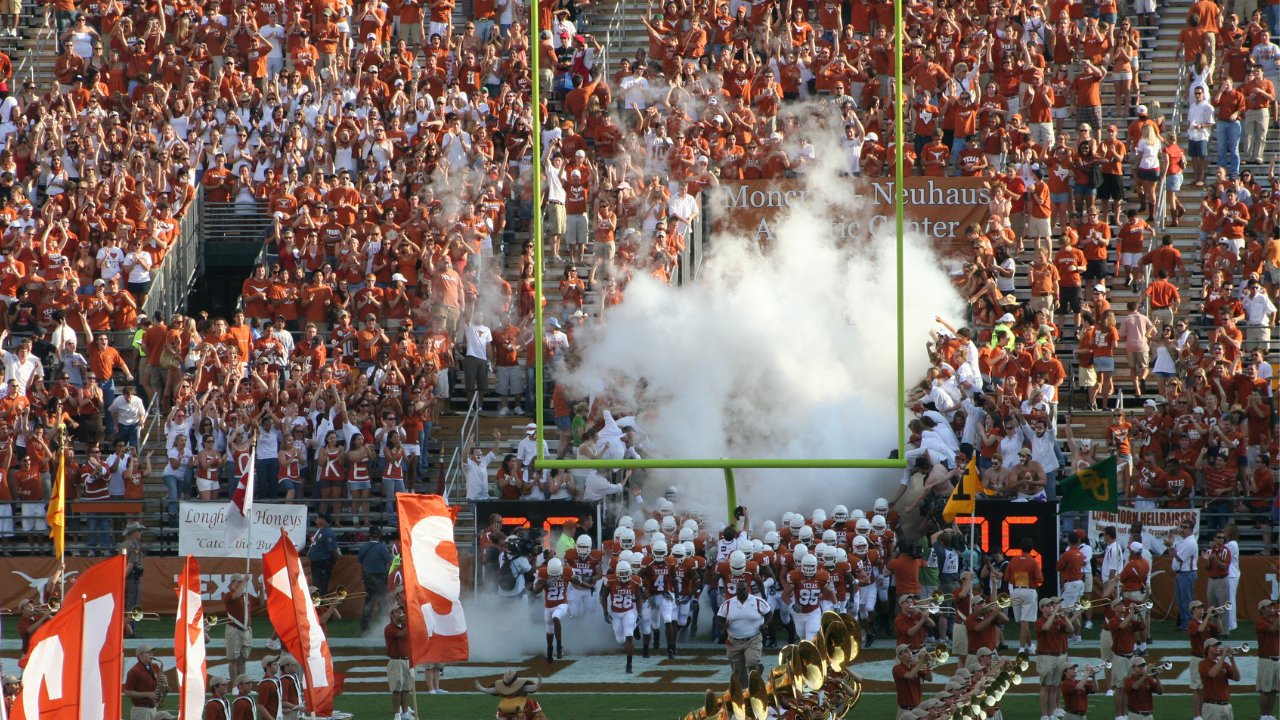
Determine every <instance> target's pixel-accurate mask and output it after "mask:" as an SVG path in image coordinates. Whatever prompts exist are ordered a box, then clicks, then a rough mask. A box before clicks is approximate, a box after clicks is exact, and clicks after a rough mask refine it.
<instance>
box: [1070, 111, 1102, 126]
mask: <svg viewBox="0 0 1280 720" xmlns="http://www.w3.org/2000/svg"><path fill="white" fill-rule="evenodd" d="M1076 122H1077V123H1089V127H1091V128H1093V129H1094V130H1101V129H1102V106H1101V105H1090V106H1087V107H1085V106H1080V107H1077V108H1076Z"/></svg>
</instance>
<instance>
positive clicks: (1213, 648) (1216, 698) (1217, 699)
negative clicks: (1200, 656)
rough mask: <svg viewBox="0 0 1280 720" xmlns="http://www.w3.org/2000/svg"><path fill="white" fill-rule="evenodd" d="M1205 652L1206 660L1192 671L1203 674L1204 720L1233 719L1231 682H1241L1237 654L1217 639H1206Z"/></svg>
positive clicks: (1201, 679)
mask: <svg viewBox="0 0 1280 720" xmlns="http://www.w3.org/2000/svg"><path fill="white" fill-rule="evenodd" d="M1204 649H1205V659H1204V660H1201V661H1200V664H1199V666H1197V667H1196V668H1193V670H1192V671H1193V672H1199V673H1200V682H1201V683H1202V684H1203V685H1204V704H1203V705H1202V706H1201V708H1200V717H1202V718H1203V719H1204V720H1231V718H1232V712H1231V683H1232V682H1240V668H1238V667H1236V657H1235V651H1234V649H1233V648H1230V647H1226V646H1224V645H1223V644H1222V641H1220V640H1218V638H1209V639H1208V640H1205V641H1204Z"/></svg>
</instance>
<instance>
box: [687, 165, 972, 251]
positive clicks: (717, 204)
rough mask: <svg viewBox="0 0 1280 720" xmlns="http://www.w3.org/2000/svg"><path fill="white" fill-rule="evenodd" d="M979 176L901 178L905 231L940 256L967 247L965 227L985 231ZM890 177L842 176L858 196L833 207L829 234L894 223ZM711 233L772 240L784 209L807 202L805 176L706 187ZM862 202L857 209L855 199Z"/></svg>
mask: <svg viewBox="0 0 1280 720" xmlns="http://www.w3.org/2000/svg"><path fill="white" fill-rule="evenodd" d="M984 182H986V181H985V180H984V179H983V178H980V177H955V178H952V177H910V178H906V179H905V181H904V185H905V187H904V191H903V205H904V221H905V223H906V228H907V231H908V232H917V233H919V234H920V235H923V236H924V237H926V238H928V239H929V240H930V241H931V242H932V243H933V244H934V247H936V248H937V249H938V252H939V254H940V255H942V256H943V257H944V258H945V257H946V256H947V255H949V254H951V253H953V252H957V251H967V250H969V249H970V248H968V247H967V246H966V245H965V244H964V229H965V227H966V226H968V225H969V224H970V223H977V224H978V225H980V226H982V228H983V229H984V230H985V229H986V223H987V214H988V213H987V204H988V202H989V201H990V200H991V191H990V190H988V189H987V188H986V187H984V186H983V183H984ZM895 184H896V183H895V182H894V181H893V180H891V179H889V178H863V177H850V178H843V179H841V186H842V188H843V187H847V188H849V189H850V191H851V192H852V193H853V194H854V196H855V197H856V198H857V200H855V201H854V202H853V203H850V204H849V205H848V206H838V207H837V206H832V207H830V208H828V209H829V210H830V221H831V229H830V233H831V237H832V238H833V239H835V240H850V239H855V238H863V237H866V236H868V235H870V234H871V233H873V232H876V231H878V230H880V229H882V228H884V229H892V228H893V226H894V217H895V216H894V206H893V201H894V197H893V193H894V186H895ZM709 192H710V193H711V194H710V197H709V199H708V200H709V203H710V215H711V222H712V225H711V231H712V232H713V233H733V234H737V235H748V236H752V237H756V238H758V239H759V240H760V242H761V243H770V242H773V241H774V240H776V238H775V236H774V234H775V232H776V231H777V225H778V223H779V222H780V221H781V220H782V218H783V215H784V213H785V212H786V211H787V210H788V209H789V208H791V207H792V206H794V205H798V204H802V203H805V202H808V201H809V196H810V191H809V190H807V189H805V180H804V179H803V178H787V179H784V180H726V181H724V183H723V184H722V185H721V186H720V188H719V189H717V190H714V191H709ZM859 202H861V203H862V206H861V207H859V205H858V203H859Z"/></svg>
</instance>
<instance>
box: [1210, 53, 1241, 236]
mask: <svg viewBox="0 0 1280 720" xmlns="http://www.w3.org/2000/svg"><path fill="white" fill-rule="evenodd" d="M1247 104H1248V102H1247V101H1246V100H1245V97H1244V93H1242V92H1240V91H1239V90H1236V89H1235V86H1234V85H1233V84H1232V82H1231V78H1229V77H1227V78H1223V79H1222V84H1221V85H1220V86H1218V92H1216V93H1214V96H1213V105H1214V107H1216V108H1217V118H1218V119H1217V127H1216V130H1215V134H1214V136H1215V138H1216V139H1217V141H1218V167H1224V168H1226V169H1227V175H1228V176H1229V177H1232V178H1236V177H1240V117H1241V115H1243V114H1244V111H1245V108H1246V106H1247ZM1228 192H1229V191H1228ZM1245 219H1246V220H1247V219H1248V217H1247V216H1246V217H1245ZM1240 229H1241V232H1243V231H1244V226H1243V225H1242V226H1241V227H1240Z"/></svg>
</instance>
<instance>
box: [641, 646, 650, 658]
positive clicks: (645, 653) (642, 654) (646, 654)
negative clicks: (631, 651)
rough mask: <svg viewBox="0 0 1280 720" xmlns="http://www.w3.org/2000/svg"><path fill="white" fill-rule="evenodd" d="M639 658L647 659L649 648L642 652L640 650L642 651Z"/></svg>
mask: <svg viewBox="0 0 1280 720" xmlns="http://www.w3.org/2000/svg"><path fill="white" fill-rule="evenodd" d="M640 657H642V658H647V657H649V648H645V649H644V650H642V651H641V652H640Z"/></svg>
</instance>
